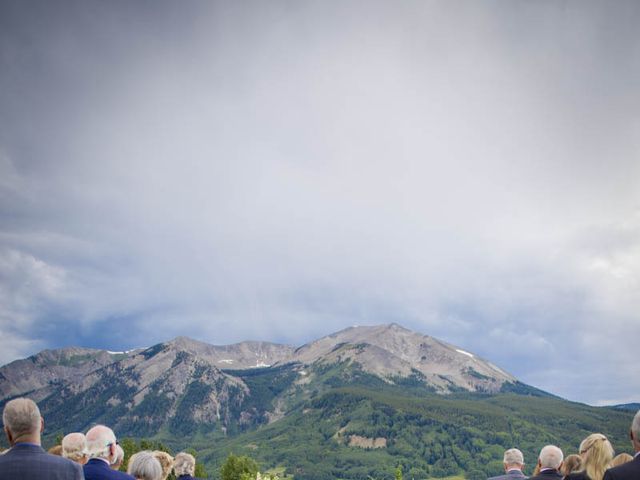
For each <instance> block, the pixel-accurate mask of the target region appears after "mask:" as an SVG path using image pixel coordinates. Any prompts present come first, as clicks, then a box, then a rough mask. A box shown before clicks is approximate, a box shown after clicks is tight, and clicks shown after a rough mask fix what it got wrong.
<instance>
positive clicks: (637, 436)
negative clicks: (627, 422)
mask: <svg viewBox="0 0 640 480" xmlns="http://www.w3.org/2000/svg"><path fill="white" fill-rule="evenodd" d="M631 435H632V437H633V438H632V440H633V447H634V448H635V450H636V451H637V452H640V410H638V411H637V413H636V414H635V416H634V417H633V421H632V422H631Z"/></svg>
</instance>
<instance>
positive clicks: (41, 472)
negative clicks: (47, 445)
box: [0, 443, 84, 480]
mask: <svg viewBox="0 0 640 480" xmlns="http://www.w3.org/2000/svg"><path fill="white" fill-rule="evenodd" d="M83 478H84V477H83V476H82V467H81V466H80V465H79V464H77V463H75V462H72V461H71V460H67V459H66V458H62V457H58V456H55V455H49V454H48V453H47V452H45V451H44V450H43V449H42V447H39V446H38V445H31V444H28V443H19V444H17V445H14V446H13V447H12V448H11V449H10V450H9V451H8V452H6V453H5V454H4V455H0V480H82V479H83Z"/></svg>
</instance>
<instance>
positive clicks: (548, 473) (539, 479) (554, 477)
mask: <svg viewBox="0 0 640 480" xmlns="http://www.w3.org/2000/svg"><path fill="white" fill-rule="evenodd" d="M529 480H562V474H561V473H560V472H559V471H558V470H545V471H544V472H540V473H539V474H538V475H534V476H533V477H529Z"/></svg>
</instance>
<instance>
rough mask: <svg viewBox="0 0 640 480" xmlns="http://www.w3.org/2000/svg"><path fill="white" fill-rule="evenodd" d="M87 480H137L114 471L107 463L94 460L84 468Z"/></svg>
mask: <svg viewBox="0 0 640 480" xmlns="http://www.w3.org/2000/svg"><path fill="white" fill-rule="evenodd" d="M84 478H85V479H86V480H135V478H133V477H132V476H131V475H129V474H127V473H124V472H119V471H118V470H114V469H112V468H111V467H110V466H109V465H108V464H107V462H104V461H102V460H100V459H98V458H92V459H91V460H89V461H88V462H87V463H86V464H85V466H84Z"/></svg>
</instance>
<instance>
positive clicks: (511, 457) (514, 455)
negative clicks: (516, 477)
mask: <svg viewBox="0 0 640 480" xmlns="http://www.w3.org/2000/svg"><path fill="white" fill-rule="evenodd" d="M502 461H503V462H504V463H505V464H506V465H507V466H509V465H520V466H522V465H524V456H523V455H522V452H521V451H520V450H518V449H517V448H510V449H509V450H507V451H506V452H504V457H503V460H502Z"/></svg>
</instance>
